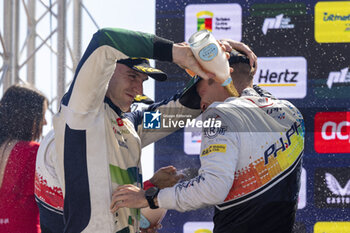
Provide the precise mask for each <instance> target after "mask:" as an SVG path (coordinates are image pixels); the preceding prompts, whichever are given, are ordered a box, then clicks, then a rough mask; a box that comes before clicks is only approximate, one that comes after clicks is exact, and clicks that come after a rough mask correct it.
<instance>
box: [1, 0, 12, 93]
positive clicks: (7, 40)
mask: <svg viewBox="0 0 350 233" xmlns="http://www.w3.org/2000/svg"><path fill="white" fill-rule="evenodd" d="M12 15H13V1H4V45H5V49H6V51H5V53H4V66H5V67H7V70H6V73H5V76H4V79H3V92H5V91H6V89H7V88H8V87H9V86H10V85H11V70H12V68H11V67H12V59H11V57H12V56H11V55H12V42H13V40H12V28H13V26H12ZM4 72H5V71H4Z"/></svg>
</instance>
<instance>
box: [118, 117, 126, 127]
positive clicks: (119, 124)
mask: <svg viewBox="0 0 350 233" xmlns="http://www.w3.org/2000/svg"><path fill="white" fill-rule="evenodd" d="M117 123H118V126H123V125H124V122H123V120H122V119H121V118H117Z"/></svg>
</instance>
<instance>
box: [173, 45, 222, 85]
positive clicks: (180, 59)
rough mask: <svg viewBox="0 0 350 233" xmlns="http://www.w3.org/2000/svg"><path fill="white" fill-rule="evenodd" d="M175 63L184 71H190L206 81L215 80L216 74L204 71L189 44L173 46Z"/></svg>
mask: <svg viewBox="0 0 350 233" xmlns="http://www.w3.org/2000/svg"><path fill="white" fill-rule="evenodd" d="M173 62H174V63H176V64H177V65H178V66H180V67H181V68H183V69H189V70H191V71H193V72H194V73H195V74H198V75H199V76H200V77H202V78H204V79H210V78H214V77H215V74H213V73H210V72H208V71H206V70H204V69H203V68H202V67H201V65H200V64H199V63H198V61H197V60H196V58H195V57H194V55H193V53H192V50H191V47H190V45H189V44H188V43H186V42H182V43H175V44H174V45H173Z"/></svg>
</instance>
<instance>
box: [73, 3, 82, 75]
mask: <svg viewBox="0 0 350 233" xmlns="http://www.w3.org/2000/svg"><path fill="white" fill-rule="evenodd" d="M73 10H74V16H73V18H74V22H73V70H74V71H75V69H76V68H77V66H78V62H79V60H80V57H81V12H82V5H81V0H74V8H73Z"/></svg>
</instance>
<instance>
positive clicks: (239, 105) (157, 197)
mask: <svg viewBox="0 0 350 233" xmlns="http://www.w3.org/2000/svg"><path fill="white" fill-rule="evenodd" d="M230 65H231V67H233V69H234V71H233V73H232V74H231V77H232V80H233V83H234V85H235V87H236V89H237V91H238V92H239V94H240V96H239V97H238V98H237V97H230V96H229V94H228V92H227V91H226V89H224V88H223V87H222V86H221V85H220V84H219V83H217V82H215V81H213V80H212V79H209V80H204V79H203V80H201V79H198V78H197V84H196V85H194V86H193V88H190V89H189V91H188V93H187V94H188V95H193V94H194V93H195V91H197V92H198V94H199V96H200V97H201V109H202V110H203V111H204V112H203V115H202V119H203V120H204V121H205V120H208V119H215V120H216V123H215V125H217V126H218V127H208V128H203V135H202V144H201V154H200V162H201V167H200V169H199V174H198V176H197V177H195V178H193V179H191V180H190V181H185V182H180V183H178V184H177V185H175V186H173V187H170V188H165V189H162V190H156V188H154V189H155V190H154V191H153V193H150V192H147V191H146V192H145V191H143V190H140V189H139V188H137V187H135V186H132V185H124V186H120V187H118V188H117V189H116V190H115V192H114V193H113V196H112V205H111V211H112V212H113V211H115V210H118V209H120V208H122V207H125V206H126V207H131V208H132V207H134V208H135V207H145V206H150V207H151V208H152V207H153V208H157V207H158V206H159V207H161V208H166V209H175V210H178V211H189V210H194V209H198V208H201V207H204V206H208V205H214V206H215V216H214V232H215V233H226V232H234V233H247V232H249V233H281V232H283V233H288V232H291V231H292V227H293V224H294V221H295V212H296V209H297V199H298V192H299V186H300V172H301V160H302V156H303V152H304V134H305V129H304V121H303V117H302V115H301V113H300V112H299V110H298V109H297V108H296V107H295V106H293V105H292V104H291V103H290V102H288V101H285V100H277V99H275V98H273V97H272V96H268V95H266V97H261V96H260V95H259V94H258V92H257V91H256V90H254V89H253V83H252V82H253V81H252V80H253V77H252V75H251V68H250V66H249V65H248V61H247V58H246V57H245V56H244V55H243V54H239V53H238V52H234V51H233V52H231V58H230ZM191 92H192V93H191ZM185 95H186V94H185ZM187 97H188V96H187ZM208 106H209V108H207V107H208ZM217 122H219V123H220V124H217ZM219 125H220V126H219Z"/></svg>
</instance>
